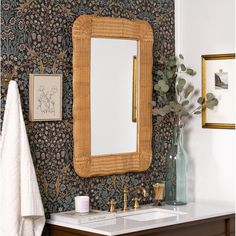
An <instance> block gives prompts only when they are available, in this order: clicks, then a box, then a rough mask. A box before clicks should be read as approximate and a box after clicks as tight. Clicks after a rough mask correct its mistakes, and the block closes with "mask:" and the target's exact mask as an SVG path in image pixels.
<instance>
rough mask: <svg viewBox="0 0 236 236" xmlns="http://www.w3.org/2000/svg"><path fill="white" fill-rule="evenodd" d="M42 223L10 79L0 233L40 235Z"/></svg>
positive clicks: (1, 156) (1, 158) (0, 175)
mask: <svg viewBox="0 0 236 236" xmlns="http://www.w3.org/2000/svg"><path fill="white" fill-rule="evenodd" d="M44 224H45V216H44V209H43V204H42V200H41V196H40V192H39V187H38V182H37V178H36V174H35V169H34V165H33V161H32V157H31V153H30V147H29V142H28V138H27V134H26V129H25V123H24V119H23V115H22V109H21V103H20V95H19V91H18V88H17V84H16V82H15V81H11V82H10V83H9V86H8V93H7V101H6V107H5V113H4V119H3V126H2V137H1V144H0V235H1V236H40V235H41V234H42V230H43V227H44Z"/></svg>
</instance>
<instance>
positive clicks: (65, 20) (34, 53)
mask: <svg viewBox="0 0 236 236" xmlns="http://www.w3.org/2000/svg"><path fill="white" fill-rule="evenodd" d="M1 13H2V14H1V18H0V20H1V28H2V33H1V42H2V44H1V50H2V51H1V52H2V55H1V72H2V77H3V78H5V77H12V78H14V79H15V80H16V81H17V83H18V86H19V90H20V94H21V101H22V106H23V113H24V118H25V122H26V126H27V132H28V137H29V142H30V146H31V152H32V156H33V161H34V165H35V169H36V173H37V178H38V182H39V185H40V191H41V195H42V200H43V203H44V208H45V212H46V216H47V217H49V213H52V212H58V211H67V210H71V209H73V208H74V196H75V195H77V194H88V195H89V196H90V197H91V204H92V207H93V208H97V209H107V201H108V200H109V199H110V198H112V197H113V198H115V199H116V201H117V202H118V203H121V202H122V189H123V186H124V185H127V186H128V187H134V186H137V185H141V184H143V185H144V186H145V187H146V188H147V190H148V192H149V196H148V197H147V198H146V199H144V200H143V201H145V203H150V202H152V198H153V190H152V183H154V182H155V181H157V179H164V178H165V154H166V153H167V152H168V150H169V146H170V139H171V127H172V121H171V118H168V117H166V118H165V119H164V120H163V121H162V122H161V123H158V122H156V120H154V121H153V162H152V164H151V167H150V168H149V169H148V171H146V172H144V173H129V174H125V175H112V176H107V177H93V178H80V177H78V176H77V175H76V173H75V171H74V169H73V166H72V163H73V162H72V160H73V136H72V127H73V117H72V102H73V101H72V77H73V74H72V72H73V71H72V35H71V31H72V25H73V22H74V21H75V19H76V18H77V17H78V16H79V15H82V14H94V15H98V16H112V17H124V18H129V19H135V18H138V19H144V20H147V21H148V22H149V23H150V24H151V26H152V28H153V31H154V37H155V42H154V51H153V56H154V66H153V75H154V79H158V78H157V76H156V74H155V72H156V71H157V67H158V65H157V60H158V58H160V57H161V56H165V57H167V56H169V55H172V54H173V53H174V0H11V1H9V0H2V6H1ZM29 73H62V74H63V120H62V121H58V122H29V120H28V107H29V100H28V81H29V80H28V77H29ZM5 85H6V84H5V83H4V81H2V86H1V98H2V99H1V123H2V118H3V112H4V106H5V98H6V93H7V88H6V86H5ZM119 206H120V205H119Z"/></svg>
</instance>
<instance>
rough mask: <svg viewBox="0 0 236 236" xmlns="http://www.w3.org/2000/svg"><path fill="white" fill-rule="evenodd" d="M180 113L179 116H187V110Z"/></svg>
mask: <svg viewBox="0 0 236 236" xmlns="http://www.w3.org/2000/svg"><path fill="white" fill-rule="evenodd" d="M180 115H181V116H189V112H187V111H182V112H181V114H180Z"/></svg>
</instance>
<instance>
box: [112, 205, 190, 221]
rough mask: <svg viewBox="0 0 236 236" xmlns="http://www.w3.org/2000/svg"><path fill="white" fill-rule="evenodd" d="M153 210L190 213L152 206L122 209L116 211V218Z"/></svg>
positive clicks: (181, 213)
mask: <svg viewBox="0 0 236 236" xmlns="http://www.w3.org/2000/svg"><path fill="white" fill-rule="evenodd" d="M152 212H163V213H169V214H173V215H174V216H178V215H186V214H188V213H187V212H183V211H177V210H168V209H162V208H158V207H151V208H139V209H130V210H129V211H125V212H124V211H120V212H117V213H116V218H125V217H127V216H132V215H141V214H145V213H152Z"/></svg>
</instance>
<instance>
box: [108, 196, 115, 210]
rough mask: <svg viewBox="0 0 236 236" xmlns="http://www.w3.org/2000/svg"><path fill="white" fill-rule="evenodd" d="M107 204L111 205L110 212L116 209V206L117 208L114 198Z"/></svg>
mask: <svg viewBox="0 0 236 236" xmlns="http://www.w3.org/2000/svg"><path fill="white" fill-rule="evenodd" d="M107 204H108V205H109V210H108V211H109V212H115V211H116V208H115V205H116V202H115V200H114V199H113V198H112V199H111V200H110V201H109V202H107Z"/></svg>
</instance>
